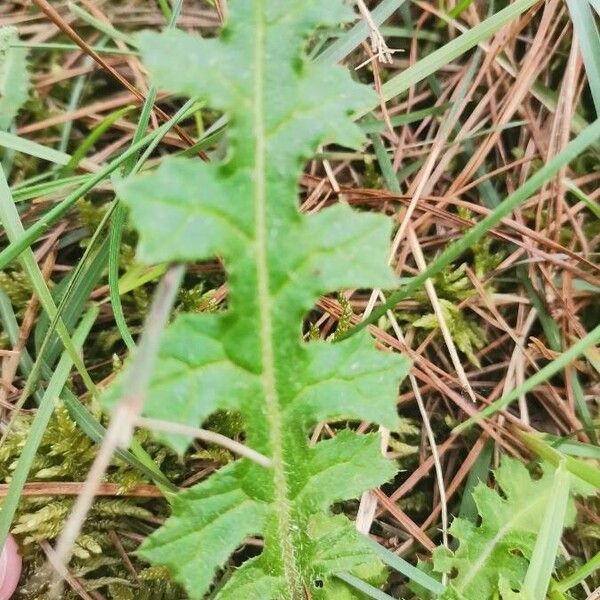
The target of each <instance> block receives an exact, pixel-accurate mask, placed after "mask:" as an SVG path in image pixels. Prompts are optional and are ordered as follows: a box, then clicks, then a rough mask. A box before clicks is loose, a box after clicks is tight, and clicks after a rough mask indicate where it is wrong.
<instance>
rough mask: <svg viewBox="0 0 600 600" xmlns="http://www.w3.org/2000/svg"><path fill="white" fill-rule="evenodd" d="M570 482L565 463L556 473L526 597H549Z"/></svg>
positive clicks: (534, 555)
mask: <svg viewBox="0 0 600 600" xmlns="http://www.w3.org/2000/svg"><path fill="white" fill-rule="evenodd" d="M569 479H570V476H569V472H568V471H567V469H566V468H565V463H564V461H561V463H560V464H559V466H558V468H557V469H556V472H555V474H554V481H553V484H552V494H551V495H550V502H549V503H548V506H547V507H546V514H545V515H544V520H543V522H542V527H541V529H540V531H539V532H538V536H537V539H536V542H535V547H534V549H533V555H532V557H531V562H530V563H529V567H528V569H527V574H526V576H525V582H524V584H523V588H522V590H521V593H522V595H523V596H524V597H525V598H545V597H546V592H547V591H548V585H549V583H550V578H551V577H552V572H553V571H554V563H555V561H556V554H557V552H558V545H559V544H560V538H561V537H562V532H563V527H564V523H565V517H566V514H567V506H568V503H569V492H570V481H569Z"/></svg>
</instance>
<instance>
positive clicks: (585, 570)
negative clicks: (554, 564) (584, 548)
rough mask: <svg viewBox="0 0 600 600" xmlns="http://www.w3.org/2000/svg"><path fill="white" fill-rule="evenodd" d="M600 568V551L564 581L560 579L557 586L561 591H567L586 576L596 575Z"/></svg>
mask: <svg viewBox="0 0 600 600" xmlns="http://www.w3.org/2000/svg"><path fill="white" fill-rule="evenodd" d="M599 569H600V552H598V553H597V554H594V556H592V558H590V560H588V561H587V562H586V563H585V564H584V565H582V566H581V567H579V568H578V569H577V570H576V571H574V572H573V573H571V575H569V576H568V577H565V578H564V579H563V580H562V581H559V582H558V583H557V584H555V586H554V587H556V588H557V589H558V590H559V591H561V592H566V591H567V590H570V589H571V588H573V587H575V586H576V585H579V584H580V583H581V582H582V581H583V580H584V579H585V578H586V577H589V576H590V575H594V573H597V572H598V570H599Z"/></svg>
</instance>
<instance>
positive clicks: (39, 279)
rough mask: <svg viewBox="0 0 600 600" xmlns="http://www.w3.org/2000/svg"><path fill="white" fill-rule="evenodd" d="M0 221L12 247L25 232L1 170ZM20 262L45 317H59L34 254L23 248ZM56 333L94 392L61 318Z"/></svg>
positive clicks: (87, 385) (90, 380)
mask: <svg viewBox="0 0 600 600" xmlns="http://www.w3.org/2000/svg"><path fill="white" fill-rule="evenodd" d="M0 219H1V220H2V223H3V224H4V229H5V230H6V234H7V236H8V239H9V240H10V242H11V245H12V243H13V242H14V241H15V240H16V239H18V238H20V237H22V236H23V233H24V229H23V225H22V223H21V219H20V218H19V213H18V211H17V207H16V206H15V203H14V202H13V200H12V195H11V192H10V189H9V187H8V182H7V181H6V177H5V175H4V172H3V171H2V170H1V169H0ZM21 262H22V264H23V268H24V270H25V272H26V273H27V275H28V277H29V280H30V281H31V285H32V287H33V289H34V291H35V293H36V295H37V296H38V298H39V300H40V303H41V305H42V306H43V308H44V310H45V311H46V313H47V314H48V316H49V317H50V318H52V319H53V318H54V317H56V316H57V314H58V312H57V309H56V304H55V303H54V299H53V298H52V294H51V293H50V290H49V289H48V286H47V285H46V282H45V280H44V277H43V275H42V272H41V271H40V267H39V265H38V264H37V262H36V260H35V257H34V256H33V252H32V251H31V248H29V247H26V250H25V252H24V254H23V256H22V257H21ZM56 330H57V333H58V335H59V337H60V339H61V341H62V343H63V345H64V347H65V349H66V350H67V352H68V353H69V355H70V356H71V359H72V360H73V364H74V365H75V367H76V368H77V371H78V372H79V373H80V375H81V377H82V379H83V382H84V384H85V386H86V388H87V389H88V390H89V391H91V392H94V391H95V389H96V386H95V385H94V382H93V381H92V378H91V377H90V376H89V374H88V372H87V369H86V368H85V365H84V364H83V360H82V359H81V356H80V355H79V353H78V352H77V350H76V349H75V346H74V345H73V342H72V340H71V338H70V336H69V332H68V330H67V327H66V326H65V324H64V322H63V321H62V319H58V321H57V327H56Z"/></svg>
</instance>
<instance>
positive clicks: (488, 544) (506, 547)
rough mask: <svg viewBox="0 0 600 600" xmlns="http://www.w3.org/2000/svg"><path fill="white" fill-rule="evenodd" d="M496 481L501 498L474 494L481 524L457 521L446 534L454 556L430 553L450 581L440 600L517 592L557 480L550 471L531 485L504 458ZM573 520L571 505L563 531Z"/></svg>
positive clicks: (482, 488) (483, 491)
mask: <svg viewBox="0 0 600 600" xmlns="http://www.w3.org/2000/svg"><path fill="white" fill-rule="evenodd" d="M495 477H496V481H497V483H498V486H499V488H500V490H501V491H502V495H500V494H499V493H498V492H496V491H494V490H492V489H490V488H488V487H487V486H486V485H485V484H483V483H480V484H479V485H478V486H477V487H476V488H475V490H474V492H473V496H474V499H475V503H476V505H477V509H478V511H479V515H480V517H481V524H480V525H478V526H475V525H474V524H473V523H471V522H470V521H467V520H465V519H461V518H457V519H455V520H454V521H453V523H452V526H451V528H450V533H451V534H452V535H453V536H454V537H455V538H456V540H457V541H458V544H459V545H458V548H457V550H456V551H455V552H451V551H450V550H447V549H446V548H443V547H440V548H436V550H435V551H434V556H433V558H434V569H435V570H436V571H438V572H440V573H447V574H449V575H450V576H451V579H450V582H449V585H448V588H447V591H446V592H444V593H443V594H442V595H441V596H440V597H439V598H440V599H443V600H450V599H454V598H464V600H491V599H492V598H496V597H498V592H499V590H504V592H505V595H504V596H503V598H506V597H510V594H515V593H517V592H520V589H521V586H522V585H523V582H524V580H525V577H526V574H527V572H528V567H529V562H530V560H531V559H532V556H533V554H534V548H535V546H536V539H537V538H538V536H539V535H540V532H541V530H542V526H543V524H544V523H547V522H548V512H549V511H551V510H552V507H553V506H554V500H555V498H554V497H555V495H556V490H555V481H556V480H555V476H554V472H553V470H552V469H551V468H550V467H548V466H546V467H544V471H543V473H542V475H541V477H540V478H539V479H537V480H535V479H532V478H531V477H530V475H529V473H528V471H527V469H526V468H525V467H524V466H523V465H522V464H521V463H520V462H519V461H518V460H514V459H510V458H504V460H503V461H502V463H501V465H500V467H499V468H498V469H497V470H496V472H495ZM574 517H575V508H574V504H573V502H572V500H571V499H569V501H568V503H567V505H566V507H564V525H565V526H566V527H569V526H570V525H572V524H573V522H574ZM561 531H562V527H561ZM554 533H556V532H554ZM526 591H527V590H526ZM514 597H515V598H518V597H520V598H524V596H523V595H521V596H519V595H517V596H514Z"/></svg>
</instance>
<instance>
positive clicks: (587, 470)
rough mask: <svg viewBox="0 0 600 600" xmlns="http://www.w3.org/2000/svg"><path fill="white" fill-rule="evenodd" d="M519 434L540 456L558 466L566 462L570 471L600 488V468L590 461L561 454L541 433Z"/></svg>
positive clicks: (522, 432)
mask: <svg viewBox="0 0 600 600" xmlns="http://www.w3.org/2000/svg"><path fill="white" fill-rule="evenodd" d="M519 436H520V437H521V439H522V440H523V442H524V443H525V444H526V445H527V447H528V448H529V449H530V450H531V451H533V452H535V453H536V454H537V455H538V456H539V457H541V458H543V459H544V460H547V461H548V462H549V463H551V464H553V465H554V466H556V467H557V466H558V465H559V464H561V462H564V463H565V466H566V467H567V469H568V470H569V472H570V473H572V474H573V475H575V476H576V477H579V479H581V480H583V481H585V482H586V483H589V484H590V485H592V486H594V487H595V488H596V489H599V490H600V469H598V468H597V467H594V466H593V465H592V464H590V463H588V462H583V461H581V460H578V459H576V458H573V457H572V456H565V455H564V454H561V453H560V452H558V451H557V450H555V449H554V448H552V446H550V445H549V444H547V443H546V442H545V441H544V440H543V439H542V438H541V437H540V436H539V435H536V434H533V433H525V432H524V431H521V432H519Z"/></svg>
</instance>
